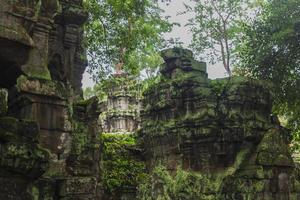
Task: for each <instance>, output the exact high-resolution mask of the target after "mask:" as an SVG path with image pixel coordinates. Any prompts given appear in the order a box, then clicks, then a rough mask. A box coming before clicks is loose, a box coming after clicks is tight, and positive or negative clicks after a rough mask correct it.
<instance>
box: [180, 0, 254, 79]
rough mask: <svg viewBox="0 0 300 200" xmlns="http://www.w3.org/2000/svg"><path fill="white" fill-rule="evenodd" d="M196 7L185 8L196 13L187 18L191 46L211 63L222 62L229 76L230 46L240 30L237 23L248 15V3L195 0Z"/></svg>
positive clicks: (242, 1) (232, 54) (231, 56)
mask: <svg viewBox="0 0 300 200" xmlns="http://www.w3.org/2000/svg"><path fill="white" fill-rule="evenodd" d="M195 2H196V4H195V7H194V8H191V7H189V6H188V5H186V8H187V11H194V12H195V14H196V16H195V18H193V19H190V22H189V24H188V25H189V26H190V28H191V31H192V33H193V41H192V44H191V45H190V47H191V48H192V49H193V50H194V51H195V52H197V53H198V54H202V55H203V54H204V55H205V57H206V58H207V57H208V58H209V59H210V62H211V63H212V64H214V63H216V62H219V61H220V62H222V64H223V66H224V68H225V70H226V71H227V73H228V74H229V75H230V74H231V69H230V66H231V64H232V59H233V58H234V53H233V45H234V42H235V40H236V39H237V34H238V33H239V32H240V29H239V23H240V21H242V20H244V19H245V17H246V15H247V8H248V6H247V5H248V3H249V2H250V1H244V0H222V1H216V0H204V1H196V0H195Z"/></svg>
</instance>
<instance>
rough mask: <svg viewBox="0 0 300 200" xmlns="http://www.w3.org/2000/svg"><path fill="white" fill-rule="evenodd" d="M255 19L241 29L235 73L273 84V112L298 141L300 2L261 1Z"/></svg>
mask: <svg viewBox="0 0 300 200" xmlns="http://www.w3.org/2000/svg"><path fill="white" fill-rule="evenodd" d="M260 5H261V8H260V12H259V13H258V14H257V17H256V18H255V20H253V21H251V22H249V23H245V24H243V26H242V29H243V37H242V39H241V41H240V44H239V45H238V46H237V48H236V51H237V53H238V57H239V63H238V66H237V68H236V69H235V73H236V74H239V75H245V76H250V77H254V78H258V79H262V80H267V81H270V82H272V83H273V85H274V87H273V90H274V91H273V94H274V98H275V106H274V112H275V113H276V114H279V115H281V116H283V117H284V118H285V119H286V120H287V126H288V127H289V128H291V129H292V130H293V132H294V136H295V139H296V140H298V141H299V138H300V135H299V132H300V131H299V130H300V127H299V124H300V100H299V99H300V98H299V97H300V73H299V71H300V48H299V46H300V45H299V44H300V41H299V37H298V35H299V31H298V33H297V32H296V28H295V27H296V26H297V23H299V22H300V9H299V7H300V1H299V0H270V1H263V2H262V3H261V4H260Z"/></svg>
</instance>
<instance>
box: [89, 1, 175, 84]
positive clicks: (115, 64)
mask: <svg viewBox="0 0 300 200" xmlns="http://www.w3.org/2000/svg"><path fill="white" fill-rule="evenodd" d="M85 6H86V9H87V10H88V11H89V13H90V15H89V20H88V23H87V24H86V28H85V29H86V46H87V53H88V59H89V67H88V71H89V72H90V73H92V74H93V75H94V78H103V77H107V75H108V74H110V73H111V72H112V71H113V70H114V69H116V70H117V71H120V70H124V71H126V72H128V73H130V74H138V73H139V72H140V71H141V69H144V68H151V67H153V66H158V65H159V64H160V62H161V60H160V59H161V58H160V56H159V53H158V50H159V49H160V48H162V47H163V44H164V41H163V38H162V33H164V32H168V31H170V30H171V27H172V25H171V24H169V23H168V22H167V21H166V20H164V19H161V17H160V13H161V12H162V10H160V9H159V8H158V7H157V3H155V2H153V1H152V0H88V1H87V0H86V1H85Z"/></svg>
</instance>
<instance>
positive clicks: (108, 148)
mask: <svg viewBox="0 0 300 200" xmlns="http://www.w3.org/2000/svg"><path fill="white" fill-rule="evenodd" d="M101 139H102V143H103V154H102V169H103V171H102V174H101V175H102V180H103V184H104V187H105V189H106V191H108V192H109V193H111V194H115V193H116V192H117V191H118V189H120V188H121V187H122V186H133V187H135V186H136V185H137V184H138V183H139V182H140V181H141V180H143V179H145V177H146V174H145V164H144V163H143V162H142V161H139V160H136V159H135V158H134V157H133V156H132V155H131V154H132V153H131V152H130V149H132V148H134V147H136V140H135V138H134V135H133V134H112V133H102V135H101Z"/></svg>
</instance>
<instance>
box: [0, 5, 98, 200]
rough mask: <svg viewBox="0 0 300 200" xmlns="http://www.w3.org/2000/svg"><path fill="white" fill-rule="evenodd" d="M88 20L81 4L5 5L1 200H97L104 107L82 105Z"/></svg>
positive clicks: (0, 26) (0, 51)
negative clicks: (100, 122) (98, 138)
mask: <svg viewBox="0 0 300 200" xmlns="http://www.w3.org/2000/svg"><path fill="white" fill-rule="evenodd" d="M86 19H87V13H86V12H85V11H84V10H83V7H82V2H81V1H80V0H74V1H69V0H68V1H67V0H61V1H59V2H58V1H56V0H41V1H35V0H32V1H27V0H26V1H25V0H17V1H8V0H1V6H0V70H1V73H0V76H1V77H0V87H1V88H2V89H1V91H2V92H1V119H0V130H1V131H0V149H1V162H0V199H3V200H4V199H5V200H18V199H20V200H27V199H41V200H42V199H43V200H46V199H82V200H83V199H96V188H97V180H98V179H97V176H98V174H99V173H98V168H99V167H98V165H99V164H98V162H97V160H98V157H99V155H98V154H99V144H97V143H96V142H95V141H96V140H95V137H96V133H98V130H97V119H98V115H99V113H97V109H96V108H97V106H98V105H97V103H96V101H93V99H92V100H90V101H89V102H87V103H85V104H76V102H78V101H79V100H80V98H81V96H82V94H81V93H82V91H81V79H82V74H83V72H84V70H85V68H86V65H87V62H86V58H85V51H84V48H83V47H82V42H81V41H82V35H83V29H82V25H83V23H84V22H85V21H86ZM7 96H8V97H7Z"/></svg>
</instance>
